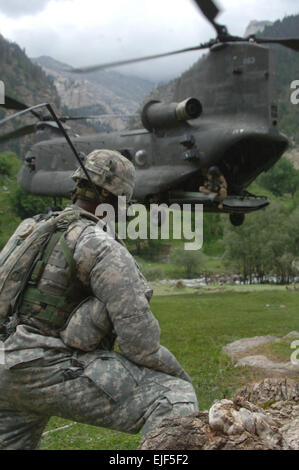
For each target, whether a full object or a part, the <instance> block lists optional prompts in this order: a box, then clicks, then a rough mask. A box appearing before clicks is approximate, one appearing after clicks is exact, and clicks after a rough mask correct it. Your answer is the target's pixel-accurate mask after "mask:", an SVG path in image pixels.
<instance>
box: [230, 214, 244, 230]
mask: <svg viewBox="0 0 299 470" xmlns="http://www.w3.org/2000/svg"><path fill="white" fill-rule="evenodd" d="M229 220H230V222H231V224H232V225H234V226H235V227H238V226H239V225H242V224H243V222H244V220H245V214H229Z"/></svg>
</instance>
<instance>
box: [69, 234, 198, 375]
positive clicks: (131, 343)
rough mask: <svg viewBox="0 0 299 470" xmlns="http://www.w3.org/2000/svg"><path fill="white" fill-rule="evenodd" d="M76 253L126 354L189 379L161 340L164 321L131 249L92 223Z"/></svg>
mask: <svg viewBox="0 0 299 470" xmlns="http://www.w3.org/2000/svg"><path fill="white" fill-rule="evenodd" d="M74 259H75V261H76V263H77V267H78V273H79V277H80V279H81V281H82V282H83V283H85V284H87V283H88V284H89V287H91V290H92V293H93V295H94V296H95V297H97V298H98V299H99V300H100V301H102V302H103V303H104V304H105V306H106V309H107V311H108V314H109V317H110V319H111V321H112V324H113V328H114V331H115V333H116V342H117V344H118V346H119V347H120V349H121V351H122V353H123V354H124V356H126V357H127V358H128V359H130V360H131V361H132V362H134V363H135V364H137V365H141V366H145V367H149V368H151V369H155V370H157V371H161V372H164V373H166V374H170V375H174V376H177V377H180V378H182V379H184V380H188V381H190V378H189V376H188V375H187V374H186V372H185V371H184V369H183V368H182V367H181V366H180V364H179V363H178V361H177V360H176V358H175V357H174V355H173V354H171V353H170V352H169V351H168V349H166V348H164V347H163V346H161V345H160V328H159V324H158V322H157V320H156V319H155V317H154V316H153V314H152V312H151V310H150V307H149V302H148V298H149V297H150V289H149V286H148V284H147V283H146V281H145V279H144V278H143V276H142V275H141V273H140V271H139V269H138V267H137V265H136V263H135V261H134V259H133V257H132V256H131V255H130V253H129V252H128V251H127V249H126V248H125V247H123V246H122V245H121V244H120V243H118V242H117V241H116V240H114V239H113V238H112V237H111V236H109V235H108V234H107V233H105V232H104V231H103V230H102V229H101V228H98V227H97V226H95V227H94V226H93V227H87V228H86V230H85V231H84V232H83V234H82V235H81V236H80V237H79V239H78V242H77V244H76V247H75V251H74Z"/></svg>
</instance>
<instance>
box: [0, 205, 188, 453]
mask: <svg viewBox="0 0 299 470" xmlns="http://www.w3.org/2000/svg"><path fill="white" fill-rule="evenodd" d="M74 207H76V206H72V207H71V208H70V209H74ZM66 242H67V244H68V247H69V248H70V249H71V250H72V252H73V258H74V260H75V262H76V268H77V277H78V281H79V285H80V289H79V290H80V292H81V302H78V304H77V307H76V308H75V309H74V311H73V314H72V315H71V317H70V318H69V320H68V322H67V324H66V325H65V326H64V328H63V329H62V330H57V329H55V328H54V329H51V326H50V325H47V324H46V322H41V321H34V318H33V317H32V318H31V319H28V318H27V319H26V318H25V319H23V323H22V324H20V325H19V326H18V327H17V329H16V332H15V333H14V334H13V335H11V336H10V337H9V338H8V339H7V340H6V341H5V365H4V366H2V369H0V387H1V390H2V392H1V395H0V448H2V449H33V448H36V447H37V446H38V442H39V440H40V437H41V434H42V431H43V429H44V427H45V425H46V423H47V421H48V419H49V417H51V416H61V417H64V418H66V419H71V420H75V421H77V422H82V423H87V424H91V425H96V426H101V427H108V428H111V429H117V430H121V431H125V432H130V433H137V432H138V431H139V430H140V429H141V428H142V427H143V433H146V432H148V431H149V430H151V429H152V428H153V427H154V426H155V425H156V424H157V423H158V422H159V420H161V419H162V418H163V417H167V416H175V415H178V416H182V415H186V414H190V413H192V412H194V411H196V410H197V400H196V396H195V392H194V389H193V387H192V385H191V384H190V378H189V376H188V375H187V374H186V372H185V371H184V370H183V368H182V367H181V366H180V364H179V363H178V361H177V360H176V358H175V357H174V356H173V355H172V354H171V353H170V352H169V351H168V350H167V349H166V348H164V347H163V346H161V345H160V329H159V325H158V322H157V320H156V319H155V318H154V316H153V314H152V313H151V310H150V307H149V301H150V298H151V296H152V290H151V289H150V288H149V286H148V284H147V282H146V280H145V279H144V277H143V276H142V274H141V272H140V271H139V269H138V267H137V265H136V263H135V261H134V259H133V258H132V256H131V255H130V253H129V252H128V251H127V250H126V248H125V247H124V246H122V245H121V244H120V243H118V242H117V241H116V240H115V239H114V238H113V236H112V235H110V234H109V233H107V232H105V231H104V230H103V227H102V225H101V223H100V222H99V223H97V224H96V223H94V222H92V221H91V220H87V219H85V218H79V219H78V220H75V221H74V222H73V223H71V224H70V225H69V227H68V229H67V234H66ZM68 276H69V273H68V266H67V263H65V260H63V255H62V254H61V253H60V254H59V246H57V247H56V248H55V250H54V251H53V253H52V255H51V256H50V258H49V260H48V264H47V265H46V268H45V270H44V273H43V275H42V278H41V280H40V283H39V288H40V289H43V290H46V291H51V292H55V293H58V292H63V291H64V289H65V287H66V285H67V282H68ZM115 341H116V343H117V344H118V346H119V348H120V350H121V354H118V353H116V352H114V351H113V346H114V342H115ZM0 367H1V366H0Z"/></svg>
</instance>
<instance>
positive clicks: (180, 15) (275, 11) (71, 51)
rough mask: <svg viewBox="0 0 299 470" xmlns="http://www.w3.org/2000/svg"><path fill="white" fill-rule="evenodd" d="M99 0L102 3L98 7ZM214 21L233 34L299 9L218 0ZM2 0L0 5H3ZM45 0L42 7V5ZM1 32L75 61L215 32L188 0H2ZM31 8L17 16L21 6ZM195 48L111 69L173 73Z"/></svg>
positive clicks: (167, 47)
mask: <svg viewBox="0 0 299 470" xmlns="http://www.w3.org/2000/svg"><path fill="white" fill-rule="evenodd" d="M103 3H104V4H105V8H103ZM217 3H218V5H219V7H220V8H221V13H220V14H219V16H218V17H217V22H219V23H220V24H225V25H227V27H228V30H229V31H230V33H231V34H233V35H240V36H242V35H243V34H244V31H245V29H246V27H247V25H248V24H249V22H250V21H251V20H270V21H275V20H276V19H279V18H283V17H284V16H285V15H290V14H295V13H299V6H298V0H296V1H295V0H284V2H282V1H281V0H272V2H271V7H270V6H269V0H243V1H242V6H240V0H218V1H217ZM2 5H4V6H3V7H2ZM42 8H44V10H42ZM4 10H6V11H8V10H10V11H11V14H13V15H14V18H8V17H7V16H6V17H4V16H3V15H2V16H1V18H0V20H1V32H2V34H3V35H4V37H6V38H8V39H10V40H13V41H15V42H17V43H18V44H19V45H20V46H21V47H22V48H25V50H26V53H27V55H29V57H38V56H41V55H49V56H52V57H53V58H54V59H56V60H59V61H61V62H65V63H68V64H70V65H73V66H75V67H80V66H88V65H92V64H99V63H106V62H111V61H116V60H119V59H129V58H134V57H139V56H145V55H152V54H159V53H164V52H168V51H172V50H177V49H183V48H186V47H191V46H194V45H196V44H199V43H201V42H206V41H208V40H209V39H211V38H214V37H215V30H214V28H213V27H212V26H211V24H210V23H209V22H208V21H206V20H205V18H204V17H203V15H202V14H201V13H200V12H199V11H198V8H197V7H196V5H195V2H194V1H193V0H175V1H173V0H162V1H161V0H109V2H103V1H99V0H18V1H17V0H10V1H8V0H0V13H1V11H2V12H4ZM25 11H27V12H29V11H31V16H23V17H22V18H17V17H18V16H21V14H23V15H24V14H25V13H24V12H25ZM199 56H200V53H199V52H197V53H192V54H191V53H186V54H180V55H177V56H173V57H170V58H165V59H164V58H163V59H158V60H155V61H150V62H144V63H141V64H136V65H131V66H127V67H122V68H120V69H117V70H118V71H120V72H121V73H127V74H130V75H135V74H136V75H139V76H142V77H144V78H149V79H153V80H157V81H160V80H167V79H170V78H173V77H175V76H178V75H179V74H180V73H181V72H182V71H183V70H185V69H186V68H188V67H189V66H191V65H192V63H194V62H195V61H196V60H197V59H198V57H199Z"/></svg>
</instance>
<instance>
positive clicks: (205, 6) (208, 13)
mask: <svg viewBox="0 0 299 470" xmlns="http://www.w3.org/2000/svg"><path fill="white" fill-rule="evenodd" d="M193 1H194V3H196V5H197V6H198V7H199V8H200V9H201V11H202V13H203V14H204V15H205V17H206V18H207V19H208V20H209V21H210V22H211V23H213V22H214V20H215V18H216V16H217V15H218V13H219V12H220V10H219V8H218V7H217V5H216V4H215V3H214V2H213V1H212V0H193Z"/></svg>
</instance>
